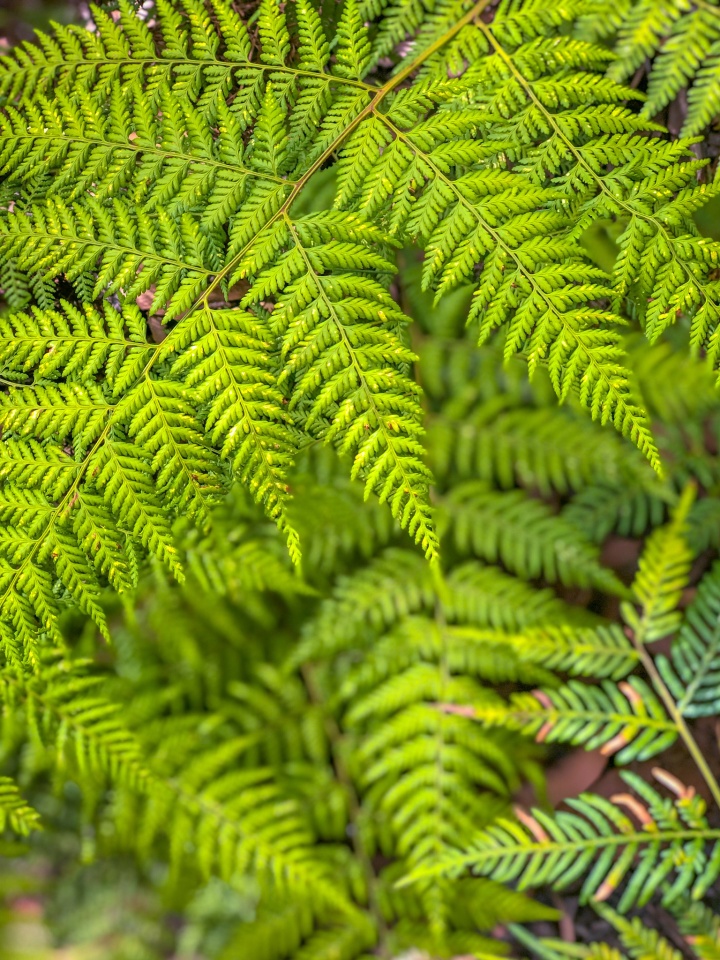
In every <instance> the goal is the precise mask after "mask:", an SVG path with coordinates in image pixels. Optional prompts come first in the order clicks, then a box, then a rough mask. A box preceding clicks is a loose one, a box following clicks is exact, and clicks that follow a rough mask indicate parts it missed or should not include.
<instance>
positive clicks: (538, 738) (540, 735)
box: [535, 720, 555, 743]
mask: <svg viewBox="0 0 720 960" xmlns="http://www.w3.org/2000/svg"><path fill="white" fill-rule="evenodd" d="M554 726H555V724H554V723H552V721H550V720H547V721H546V722H545V723H544V724H543V725H542V726H541V727H540V729H539V730H538V732H537V733H536V734H535V743H544V742H545V738H546V737H547V735H548V734H549V733H550V731H551V730H552V728H553V727H554Z"/></svg>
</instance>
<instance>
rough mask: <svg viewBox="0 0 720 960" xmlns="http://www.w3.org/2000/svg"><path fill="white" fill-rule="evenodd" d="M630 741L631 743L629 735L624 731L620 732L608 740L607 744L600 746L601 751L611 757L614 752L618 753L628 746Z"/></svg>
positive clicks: (605, 755)
mask: <svg viewBox="0 0 720 960" xmlns="http://www.w3.org/2000/svg"><path fill="white" fill-rule="evenodd" d="M628 743H630V737H628V735H627V734H626V733H624V732H623V733H618V734H617V735H616V736H614V737H613V738H612V740H608V742H607V743H606V744H604V745H603V746H602V747H600V753H601V754H602V755H603V756H604V757H609V756H611V755H612V754H613V753H617V752H618V750H622V748H623V747H626V746H627V745H628Z"/></svg>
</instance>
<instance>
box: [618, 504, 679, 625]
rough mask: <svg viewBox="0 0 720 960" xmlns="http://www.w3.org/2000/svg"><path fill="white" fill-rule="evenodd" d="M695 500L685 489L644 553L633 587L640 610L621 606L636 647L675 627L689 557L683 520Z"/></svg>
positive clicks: (650, 538) (624, 605) (648, 542)
mask: <svg viewBox="0 0 720 960" xmlns="http://www.w3.org/2000/svg"><path fill="white" fill-rule="evenodd" d="M694 499H695V489H694V487H692V486H688V487H687V488H686V489H685V491H684V492H683V495H682V497H681V499H680V501H679V503H678V504H677V507H676V508H675V512H674V514H673V517H672V520H671V522H670V523H669V524H667V525H666V526H665V527H661V528H660V529H659V530H656V531H655V532H654V533H653V534H652V535H651V536H650V537H649V538H648V541H647V543H646V545H645V550H644V552H643V555H642V557H641V558H640V563H639V567H638V572H637V576H636V577H635V581H634V583H633V588H632V589H633V593H634V595H635V598H636V599H637V601H638V603H639V604H640V607H641V612H640V613H638V612H637V611H636V610H635V609H634V608H633V607H632V606H631V605H630V604H629V603H624V604H623V606H622V613H623V617H624V619H625V621H626V623H627V624H628V625H629V626H630V627H631V628H632V630H633V631H634V634H635V640H636V642H637V643H639V644H645V643H652V641H653V640H659V639H660V638H661V637H664V636H666V635H667V634H669V633H672V632H673V631H674V630H675V629H676V628H677V626H678V624H679V620H680V614H679V613H678V612H677V609H676V608H677V605H678V602H679V600H680V597H681V595H682V591H683V590H684V589H685V586H686V585H687V580H688V574H689V572H690V565H691V563H692V560H693V554H692V551H691V550H690V547H689V546H688V544H687V539H686V530H687V518H688V514H689V512H690V509H691V507H692V504H693V500H694Z"/></svg>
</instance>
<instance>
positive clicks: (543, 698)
mask: <svg viewBox="0 0 720 960" xmlns="http://www.w3.org/2000/svg"><path fill="white" fill-rule="evenodd" d="M533 696H534V697H535V699H536V700H538V701H539V702H540V703H541V704H542V705H543V706H544V707H545V708H546V709H547V710H552V709H553V703H552V700H551V699H550V697H549V696H548V695H547V694H546V693H545V691H544V690H533Z"/></svg>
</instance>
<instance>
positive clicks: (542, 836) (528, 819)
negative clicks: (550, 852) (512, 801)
mask: <svg viewBox="0 0 720 960" xmlns="http://www.w3.org/2000/svg"><path fill="white" fill-rule="evenodd" d="M513 813H514V814H515V816H516V817H517V818H518V820H519V821H520V823H522V825H523V826H524V827H527V829H528V830H529V831H530V833H531V834H532V835H533V836H534V837H535V839H536V840H537V841H538V843H547V841H548V840H549V839H550V837H549V836H548V835H547V833H546V832H545V831H544V830H543V828H542V827H541V826H540V824H539V823H538V822H537V820H536V819H535V817H533V816H532V815H531V814H529V813H528V812H527V810H524V809H523V808H522V807H520V806H518V805H515V806H514V807H513Z"/></svg>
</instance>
